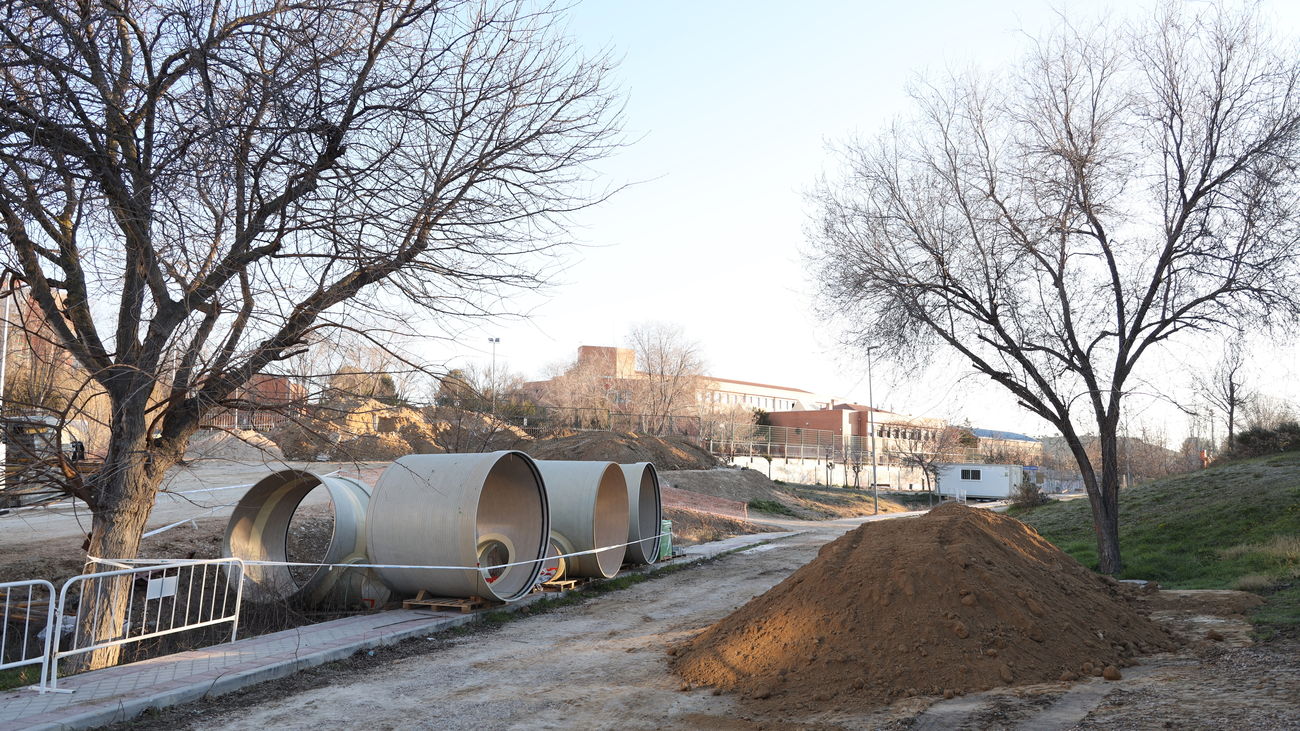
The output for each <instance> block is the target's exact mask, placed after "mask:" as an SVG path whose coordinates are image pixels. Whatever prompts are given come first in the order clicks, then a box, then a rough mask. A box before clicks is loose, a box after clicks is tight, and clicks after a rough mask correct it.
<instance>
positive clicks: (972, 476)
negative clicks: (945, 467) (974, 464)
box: [961, 470, 981, 482]
mask: <svg viewBox="0 0 1300 731" xmlns="http://www.w3.org/2000/svg"><path fill="white" fill-rule="evenodd" d="M961 478H962V479H963V480H967V481H970V482H979V481H980V479H981V478H980V471H979V470H962V471H961Z"/></svg>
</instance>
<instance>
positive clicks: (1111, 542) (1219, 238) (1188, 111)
mask: <svg viewBox="0 0 1300 731" xmlns="http://www.w3.org/2000/svg"><path fill="white" fill-rule="evenodd" d="M1161 7H1162V9H1161V10H1160V11H1159V12H1158V13H1157V14H1156V15H1155V16H1154V18H1153V19H1152V20H1151V21H1149V22H1144V23H1142V24H1138V25H1134V26H1127V27H1122V28H1116V27H1112V26H1109V25H1107V24H1106V23H1100V24H1098V25H1097V26H1096V27H1094V28H1091V29H1080V28H1078V27H1076V26H1075V25H1072V24H1070V23H1068V22H1064V23H1063V24H1062V25H1061V26H1060V27H1059V28H1058V29H1057V30H1056V31H1055V32H1054V33H1052V34H1050V35H1048V36H1047V37H1045V38H1042V39H1040V40H1038V41H1037V42H1035V43H1034V44H1033V45H1032V46H1031V50H1030V51H1029V53H1028V56H1027V58H1025V59H1024V61H1023V63H1021V64H1020V65H1018V66H1017V67H1016V70H1015V71H1009V72H1007V73H1006V74H1005V75H1003V76H999V77H994V78H978V77H975V76H973V75H972V76H967V77H960V78H953V79H951V80H950V81H949V82H946V83H944V84H942V85H931V86H926V87H924V88H922V89H921V90H920V91H918V92H916V93H915V94H914V101H915V105H916V109H917V114H916V116H915V118H912V119H908V120H907V121H905V122H900V123H898V124H896V125H894V126H893V127H892V128H890V129H888V130H886V131H885V132H884V133H883V134H882V135H880V137H879V138H878V139H877V140H875V141H872V142H858V143H853V144H850V145H848V146H846V147H845V148H844V150H843V158H844V165H845V171H844V174H843V175H842V177H840V178H838V179H835V180H826V181H824V182H823V183H821V184H820V185H819V186H818V187H817V188H816V190H815V193H814V194H813V196H812V198H813V201H814V202H815V204H816V205H817V206H818V209H819V213H818V216H817V223H816V225H815V227H813V228H812V230H811V231H810V238H811V241H812V245H813V253H812V256H813V260H814V262H815V264H816V265H817V270H818V272H817V273H818V275H819V276H818V281H820V282H821V283H822V293H823V295H824V296H825V301H827V302H829V303H832V307H833V308H834V309H835V311H836V312H837V313H838V314H840V315H842V316H844V320H845V322H847V323H848V324H847V326H846V331H847V336H848V339H850V340H851V341H853V342H856V343H857V344H859V345H860V346H867V345H875V344H884V345H885V346H886V347H885V348H883V350H884V351H885V352H891V353H895V354H901V355H903V356H915V355H917V354H918V353H924V352H928V351H929V350H931V349H933V348H936V347H937V348H943V349H945V350H947V351H948V352H951V353H953V354H956V355H958V356H959V357H960V358H962V359H963V360H965V361H966V362H967V363H969V365H970V366H972V367H973V368H974V369H975V370H976V371H977V372H979V373H982V374H984V375H986V376H988V377H989V378H990V379H992V381H993V382H995V383H997V384H999V385H1001V386H1002V387H1004V388H1006V389H1007V390H1008V391H1010V392H1011V393H1012V394H1014V396H1015V397H1016V399H1017V400H1018V402H1019V403H1020V405H1021V406H1023V407H1024V408H1026V409H1028V410H1029V411H1030V412H1032V413H1034V414H1036V415H1037V416H1039V417H1041V418H1043V419H1044V420H1046V421H1047V422H1048V423H1050V424H1051V425H1052V426H1054V427H1055V428H1056V429H1058V430H1059V431H1060V433H1061V434H1062V436H1063V437H1064V439H1065V441H1066V443H1067V445H1068V447H1069V449H1070V452H1071V453H1072V454H1073V456H1074V459H1075V460H1076V461H1077V463H1078V466H1079V470H1080V471H1081V473H1082V476H1083V482H1084V485H1085V486H1086V489H1087V493H1088V497H1089V501H1090V504H1091V507H1092V517H1093V524H1094V527H1095V531H1096V535H1097V550H1098V554H1099V559H1100V568H1101V570H1102V571H1104V572H1106V573H1115V572H1118V571H1119V570H1121V568H1122V562H1121V559H1120V552H1119V534H1118V530H1119V528H1118V526H1119V523H1118V518H1119V512H1118V511H1119V506H1118V498H1119V445H1118V442H1117V437H1118V430H1119V426H1120V423H1121V416H1122V413H1123V405H1124V396H1125V393H1126V389H1127V388H1128V387H1129V381H1130V377H1132V376H1133V375H1134V371H1135V369H1137V367H1138V365H1139V363H1140V362H1141V361H1142V357H1143V356H1144V355H1146V354H1147V353H1148V352H1150V351H1151V350H1153V349H1156V348H1159V347H1161V345H1162V343H1164V342H1165V341H1166V340H1168V339H1170V338H1172V337H1176V336H1178V335H1179V333H1181V332H1183V331H1186V330H1203V331H1207V330H1215V329H1218V328H1221V327H1226V326H1229V325H1233V324H1240V323H1242V322H1243V321H1246V320H1252V319H1254V320H1259V319H1263V320H1270V319H1271V320H1277V321H1282V322H1286V320H1287V318H1292V317H1294V316H1295V313H1296V312H1297V310H1300V307H1298V304H1297V298H1296V294H1295V293H1296V292H1297V288H1296V286H1295V277H1296V255H1297V252H1298V251H1300V247H1297V238H1298V232H1300V219H1297V218H1296V217H1295V215H1294V202H1295V200H1296V194H1297V192H1298V190H1297V188H1298V186H1297V179H1298V176H1300V165H1297V162H1300V63H1298V61H1297V55H1296V54H1295V53H1294V52H1292V51H1291V49H1290V48H1289V47H1284V46H1283V45H1282V44H1281V43H1279V42H1277V41H1276V40H1274V39H1273V38H1271V37H1270V36H1269V34H1268V31H1267V29H1266V28H1264V27H1262V24H1261V22H1260V19H1259V17H1258V16H1257V15H1256V13H1255V11H1253V10H1250V9H1247V10H1244V11H1235V10H1232V9H1228V8H1226V7H1225V6H1222V5H1213V6H1210V7H1208V8H1207V7H1204V6H1196V7H1189V6H1184V5H1182V4H1179V3H1172V2H1171V3H1168V4H1166V5H1163V6H1161ZM1091 430H1095V432H1096V433H1097V435H1098V439H1099V442H1100V455H1099V456H1100V458H1099V460H1098V463H1096V464H1094V462H1093V461H1092V460H1090V459H1089V457H1088V454H1087V453H1086V450H1085V448H1084V441H1083V439H1082V435H1083V434H1084V433H1086V432H1087V431H1091Z"/></svg>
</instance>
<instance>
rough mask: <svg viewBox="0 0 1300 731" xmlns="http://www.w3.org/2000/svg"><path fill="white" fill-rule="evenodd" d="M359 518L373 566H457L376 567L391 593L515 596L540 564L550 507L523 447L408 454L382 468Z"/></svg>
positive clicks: (528, 584) (535, 574)
mask: <svg viewBox="0 0 1300 731" xmlns="http://www.w3.org/2000/svg"><path fill="white" fill-rule="evenodd" d="M367 524H368V525H369V527H370V531H369V549H370V556H371V560H372V561H373V562H374V563H379V564H397V565H406V566H464V567H466V569H464V570H460V569H419V568H384V569H378V572H379V574H380V576H381V577H382V578H383V580H384V582H385V583H386V584H388V585H389V586H390V587H391V588H392V589H393V590H394V591H397V592H400V593H404V594H416V593H417V592H419V591H421V590H424V591H427V592H429V593H431V594H433V595H434V596H451V597H468V596H483V597H486V598H489V599H495V600H499V601H514V600H516V599H520V598H522V597H523V596H525V595H527V594H528V592H529V591H531V590H532V587H533V585H534V584H535V583H536V581H537V577H538V575H539V573H540V572H541V570H542V559H544V558H545V556H546V553H547V549H548V547H549V540H548V539H549V535H550V509H549V504H548V502H547V495H546V488H545V485H544V484H543V482H542V475H541V473H540V472H539V471H538V469H537V465H536V464H535V463H534V462H533V460H532V458H530V457H529V456H528V455H526V454H524V453H523V452H516V451H500V452H489V453H476V454H415V455H407V456H405V457H401V458H399V459H397V460H396V461H394V462H393V464H392V465H390V466H389V467H388V469H386V470H384V474H383V475H382V476H381V477H380V478H379V483H378V484H377V485H376V486H375V495H374V498H373V499H372V500H371V502H370V510H369V511H368V513H367ZM518 562H526V563H522V564H520V565H517V566H505V565H504V564H512V563H518Z"/></svg>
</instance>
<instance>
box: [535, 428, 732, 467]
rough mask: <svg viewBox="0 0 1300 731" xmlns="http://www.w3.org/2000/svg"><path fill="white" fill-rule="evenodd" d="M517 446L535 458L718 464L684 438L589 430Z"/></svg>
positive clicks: (662, 464)
mask: <svg viewBox="0 0 1300 731" xmlns="http://www.w3.org/2000/svg"><path fill="white" fill-rule="evenodd" d="M519 449H522V450H523V451H525V452H527V453H528V454H529V455H531V456H533V457H535V458H537V459H579V460H607V461H610V462H618V463H620V464H630V463H632V462H653V463H654V466H655V468H656V469H659V470H698V469H707V468H709V467H713V466H714V465H716V464H717V463H718V460H717V458H716V457H714V456H713V455H712V454H709V453H708V452H707V451H706V450H704V449H703V448H702V447H700V446H699V445H698V444H695V443H693V442H691V441H690V440H689V439H687V438H685V437H656V436H650V435H646V434H632V433H630V432H607V431H590V432H581V433H578V434H575V435H573V436H568V437H560V438H558V439H539V440H537V441H536V442H533V443H531V444H523V445H520V446H519Z"/></svg>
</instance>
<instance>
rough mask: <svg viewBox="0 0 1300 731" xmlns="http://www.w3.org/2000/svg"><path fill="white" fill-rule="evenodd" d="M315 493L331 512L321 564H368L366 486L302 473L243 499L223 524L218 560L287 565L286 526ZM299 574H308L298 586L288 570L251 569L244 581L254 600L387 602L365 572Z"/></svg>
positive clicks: (266, 481)
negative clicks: (325, 497) (325, 498)
mask: <svg viewBox="0 0 1300 731" xmlns="http://www.w3.org/2000/svg"><path fill="white" fill-rule="evenodd" d="M318 487H323V488H325V489H326V490H327V491H328V492H329V497H330V502H331V503H333V508H334V530H333V533H332V534H331V535H330V540H329V546H328V548H326V550H325V555H324V556H322V557H320V559H319V561H320V562H321V563H325V564H348V563H368V561H367V557H366V526H365V516H366V506H367V504H368V503H369V502H370V488H369V486H367V485H366V484H365V483H363V482H360V481H358V480H354V479H352V478H349V477H340V476H337V475H330V476H325V477H322V476H319V475H315V474H313V473H311V472H306V471H303V470H284V471H281V472H275V473H272V474H270V475H268V476H266V477H264V478H262V480H260V481H259V482H258V483H257V484H255V485H253V486H252V487H251V488H249V490H248V492H246V493H244V496H243V497H242V498H240V500H239V503H238V504H237V505H235V510H234V512H233V513H231V515H230V521H229V522H228V523H227V524H226V536H225V540H224V542H223V543H222V547H221V552H222V555H223V556H226V557H235V558H242V559H244V560H245V561H280V562H284V561H288V560H289V556H288V542H289V525H290V523H291V522H292V520H293V516H294V513H295V512H297V510H298V506H299V505H300V504H301V503H302V501H303V499H304V498H306V497H307V495H308V493H310V492H311V491H312V490H315V489H316V488H318ZM298 568H299V569H300V570H299V571H297V572H296V573H298V574H299V575H301V574H303V573H307V574H308V575H307V578H306V579H305V580H302V581H298V580H296V579H295V578H294V574H293V572H291V570H290V568H289V567H288V566H263V565H257V564H253V565H249V566H247V567H245V573H244V575H245V576H246V577H247V578H248V581H249V582H250V588H251V589H252V592H253V593H252V596H253V597H260V598H263V599H274V600H287V601H289V602H291V603H294V604H299V605H303V606H336V607H352V606H366V607H375V606H378V605H382V604H383V603H384V602H385V601H387V600H388V596H389V591H388V588H387V587H385V586H384V585H383V584H382V583H381V582H380V581H379V580H378V579H377V578H376V576H375V575H374V572H372V571H369V570H367V569H344V568H330V567H327V566H318V567H315V568H314V569H313V568H312V567H298Z"/></svg>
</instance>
